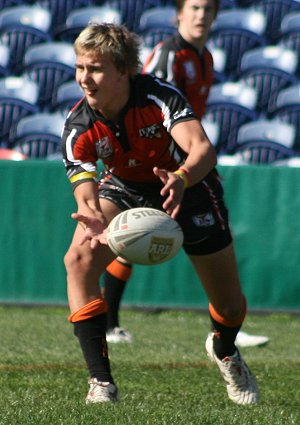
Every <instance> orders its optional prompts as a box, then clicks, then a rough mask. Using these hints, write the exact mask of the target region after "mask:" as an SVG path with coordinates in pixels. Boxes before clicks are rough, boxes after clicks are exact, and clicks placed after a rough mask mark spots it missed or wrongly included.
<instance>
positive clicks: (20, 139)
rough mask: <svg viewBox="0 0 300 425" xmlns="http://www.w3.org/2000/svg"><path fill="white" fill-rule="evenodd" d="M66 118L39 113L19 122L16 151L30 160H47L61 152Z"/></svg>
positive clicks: (16, 132) (16, 134)
mask: <svg viewBox="0 0 300 425" xmlns="http://www.w3.org/2000/svg"><path fill="white" fill-rule="evenodd" d="M64 122H65V120H64V118H63V117H62V116H61V115H60V114H51V113H38V114H35V115H33V116H30V117H26V118H23V119H21V120H19V122H18V124H17V126H16V130H15V136H14V145H13V146H14V149H15V150H17V151H19V152H21V153H23V154H25V155H26V156H27V157H28V158H29V159H45V158H47V156H48V155H51V154H54V153H58V152H60V151H61V132H62V129H63V125H64Z"/></svg>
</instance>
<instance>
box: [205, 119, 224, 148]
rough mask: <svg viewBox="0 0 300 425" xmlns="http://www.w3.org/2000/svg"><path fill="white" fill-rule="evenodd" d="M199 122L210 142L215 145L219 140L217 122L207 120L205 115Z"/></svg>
mask: <svg viewBox="0 0 300 425" xmlns="http://www.w3.org/2000/svg"><path fill="white" fill-rule="evenodd" d="M201 124H202V126H203V128H204V130H205V132H206V134H207V137H208V138H209V140H210V141H211V143H212V144H213V145H214V146H216V145H217V143H218V140H219V134H220V127H219V124H218V123H216V122H213V121H208V120H207V119H206V118H205V117H204V118H203V119H202V120H201Z"/></svg>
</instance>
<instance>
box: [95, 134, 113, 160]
mask: <svg viewBox="0 0 300 425" xmlns="http://www.w3.org/2000/svg"><path fill="white" fill-rule="evenodd" d="M95 145H96V151H97V155H98V158H101V159H105V158H109V157H110V156H111V155H112V153H113V148H112V146H111V144H110V143H109V138H108V137H107V136H105V137H102V139H100V140H98V142H96V143H95Z"/></svg>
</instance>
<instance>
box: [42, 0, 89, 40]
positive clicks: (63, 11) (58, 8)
mask: <svg viewBox="0 0 300 425" xmlns="http://www.w3.org/2000/svg"><path fill="white" fill-rule="evenodd" d="M38 3H39V4H40V5H41V6H42V7H44V8H46V9H48V10H49V12H50V14H51V29H50V31H51V34H52V35H53V33H54V31H55V30H56V28H58V27H59V26H61V25H63V24H64V23H65V22H66V19H67V16H68V14H69V13H70V12H71V11H72V10H74V9H78V8H80V7H87V6H89V5H92V4H93V3H94V1H93V0H39V2H38Z"/></svg>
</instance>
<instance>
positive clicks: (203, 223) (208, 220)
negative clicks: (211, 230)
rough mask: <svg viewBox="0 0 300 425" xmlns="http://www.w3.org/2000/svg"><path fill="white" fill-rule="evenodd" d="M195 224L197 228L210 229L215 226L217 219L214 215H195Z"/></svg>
mask: <svg viewBox="0 0 300 425" xmlns="http://www.w3.org/2000/svg"><path fill="white" fill-rule="evenodd" d="M193 222H194V224H195V226H197V227H210V226H213V225H214V224H215V219H214V216H213V215H212V213H205V214H198V215H194V216H193Z"/></svg>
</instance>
